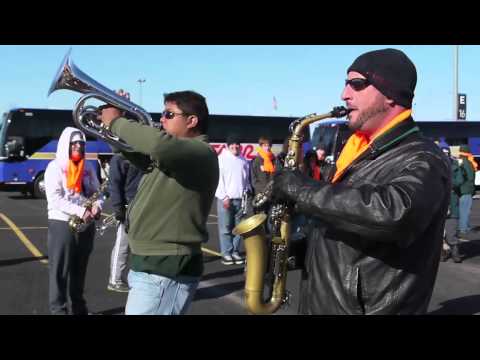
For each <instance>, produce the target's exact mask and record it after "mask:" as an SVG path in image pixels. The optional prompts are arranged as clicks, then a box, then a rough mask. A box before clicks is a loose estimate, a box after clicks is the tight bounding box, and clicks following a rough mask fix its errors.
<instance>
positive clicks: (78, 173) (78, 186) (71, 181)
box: [67, 159, 85, 193]
mask: <svg viewBox="0 0 480 360" xmlns="http://www.w3.org/2000/svg"><path fill="white" fill-rule="evenodd" d="M84 165H85V159H82V160H80V161H79V162H78V163H76V164H75V163H74V162H73V161H72V160H71V159H70V160H68V168H67V188H68V189H71V190H73V191H75V192H76V193H81V192H82V180H83V167H84Z"/></svg>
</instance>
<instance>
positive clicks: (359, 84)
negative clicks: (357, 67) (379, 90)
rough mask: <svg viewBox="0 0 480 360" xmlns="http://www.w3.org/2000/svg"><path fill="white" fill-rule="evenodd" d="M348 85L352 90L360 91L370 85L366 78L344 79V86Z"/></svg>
mask: <svg viewBox="0 0 480 360" xmlns="http://www.w3.org/2000/svg"><path fill="white" fill-rule="evenodd" d="M347 85H350V86H351V87H352V89H353V90H355V91H360V90H363V89H365V88H366V87H367V86H369V85H370V81H368V80H367V79H361V78H355V79H350V80H345V86H347Z"/></svg>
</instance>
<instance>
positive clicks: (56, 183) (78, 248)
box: [45, 127, 103, 315]
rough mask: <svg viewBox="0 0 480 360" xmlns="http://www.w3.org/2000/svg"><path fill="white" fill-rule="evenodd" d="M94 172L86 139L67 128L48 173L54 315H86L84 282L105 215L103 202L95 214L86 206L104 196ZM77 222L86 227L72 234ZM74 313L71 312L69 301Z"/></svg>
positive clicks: (77, 131)
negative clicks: (100, 194) (97, 229)
mask: <svg viewBox="0 0 480 360" xmlns="http://www.w3.org/2000/svg"><path fill="white" fill-rule="evenodd" d="M99 186H100V183H99V181H98V178H97V175H96V173H95V170H94V169H93V167H92V166H91V164H90V163H89V162H87V161H86V160H85V135H84V134H83V132H81V131H80V130H78V129H76V128H73V127H67V128H65V129H64V130H63V132H62V134H61V136H60V139H59V140H58V145H57V152H56V156H55V159H54V160H52V161H51V162H50V163H49V164H48V166H47V169H46V171H45V192H46V197H47V206H48V240H47V246H48V274H49V287H48V289H49V291H48V298H49V308H50V313H51V314H53V315H67V314H69V313H70V314H73V315H87V314H88V307H87V302H86V300H85V298H84V296H83V292H84V288H85V277H86V274H87V265H88V260H89V258H90V254H91V252H92V250H93V240H94V237H95V221H94V220H95V219H98V218H99V217H100V214H101V210H102V204H103V200H102V199H101V198H99V200H97V201H96V202H95V203H94V204H93V206H92V207H91V208H86V207H85V206H84V204H85V202H86V201H87V199H88V198H89V197H91V196H92V195H93V194H94V193H95V192H97V191H98V190H99ZM72 216H78V217H79V218H81V219H82V220H83V223H84V224H85V226H84V227H83V228H82V229H80V231H79V232H78V233H77V232H73V231H72V229H70V227H69V224H68V221H69V219H70V217H72ZM67 293H68V295H69V297H70V302H71V309H70V311H69V309H68V304H67V303H68V301H67V300H68V297H67Z"/></svg>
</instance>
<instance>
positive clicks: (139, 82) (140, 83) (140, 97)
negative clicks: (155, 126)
mask: <svg viewBox="0 0 480 360" xmlns="http://www.w3.org/2000/svg"><path fill="white" fill-rule="evenodd" d="M145 81H146V79H138V80H137V82H138V87H139V90H140V96H139V99H140V101H139V103H140V106H143V105H142V84H143V83H144V82H145Z"/></svg>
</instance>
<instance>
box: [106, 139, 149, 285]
mask: <svg viewBox="0 0 480 360" xmlns="http://www.w3.org/2000/svg"><path fill="white" fill-rule="evenodd" d="M113 151H114V155H113V157H112V159H111V160H110V171H109V177H110V189H109V190H110V201H111V204H112V208H113V211H114V215H115V219H116V220H117V221H118V225H117V235H116V239H115V245H114V246H113V249H112V254H111V257H110V276H109V279H108V286H107V288H108V290H111V291H117V292H128V291H129V287H128V282H127V275H128V255H129V253H130V251H129V246H128V237H127V233H126V232H125V215H126V211H127V207H128V204H130V203H131V202H132V200H133V198H134V197H135V194H136V193H137V188H138V184H139V183H140V179H141V178H142V176H143V171H142V170H140V169H139V168H137V167H136V166H134V165H133V164H132V163H130V161H128V160H127V159H126V158H125V157H124V156H123V155H122V154H121V153H120V152H119V150H117V149H116V148H114V150H113Z"/></svg>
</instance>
